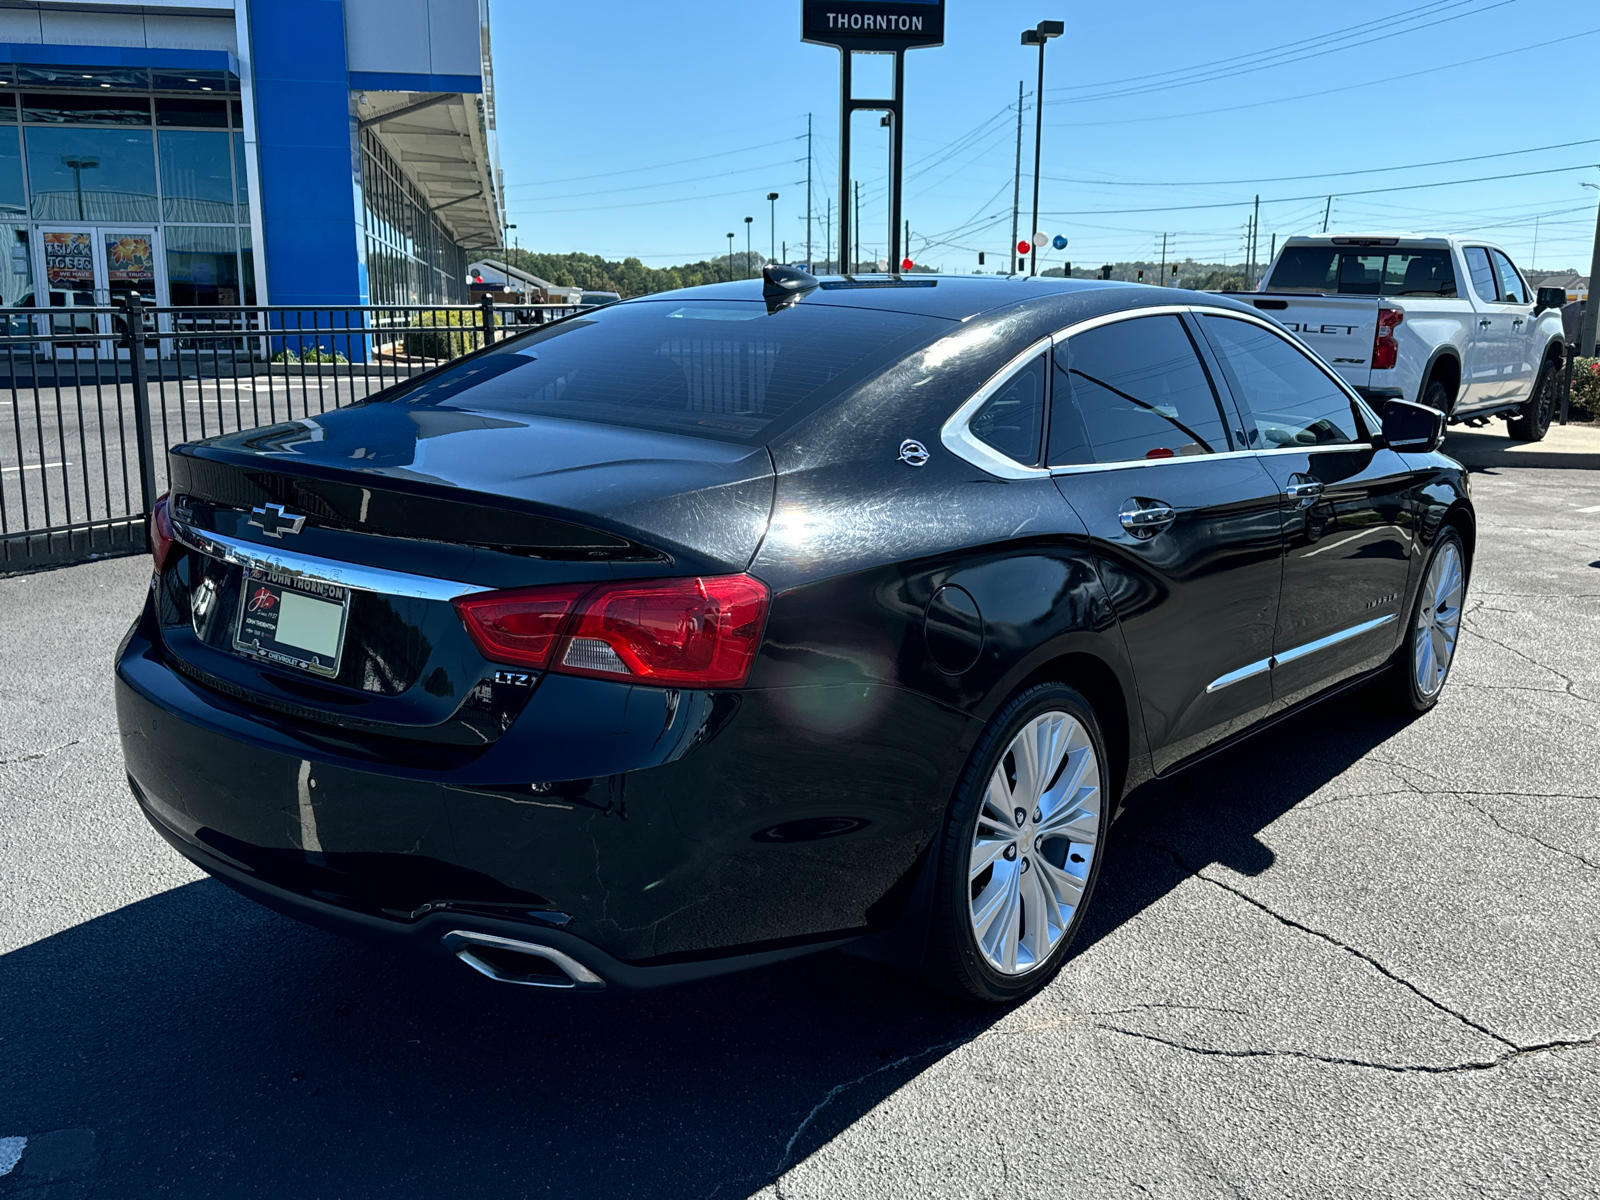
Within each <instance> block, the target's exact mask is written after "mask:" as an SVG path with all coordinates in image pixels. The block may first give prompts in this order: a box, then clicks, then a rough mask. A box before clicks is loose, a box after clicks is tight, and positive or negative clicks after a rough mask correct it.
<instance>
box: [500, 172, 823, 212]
mask: <svg viewBox="0 0 1600 1200" xmlns="http://www.w3.org/2000/svg"><path fill="white" fill-rule="evenodd" d="M804 184H805V180H804V179H799V180H795V179H790V180H785V181H780V186H782V187H802V186H804ZM749 194H750V189H749V188H735V189H734V190H733V191H731V192H712V193H711V194H710V195H701V196H677V197H674V198H673V199H671V200H636V201H634V202H632V203H630V204H585V205H582V206H581V207H578V208H541V209H527V208H519V209H517V214H518V215H519V216H521V215H524V214H525V215H527V216H530V217H548V216H553V215H555V214H556V213H575V212H606V211H609V210H611V209H614V208H649V207H650V206H651V205H654V204H688V203H691V202H692V201H696V200H720V199H722V198H723V197H724V196H748V195H749Z"/></svg>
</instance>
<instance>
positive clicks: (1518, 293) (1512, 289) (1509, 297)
mask: <svg viewBox="0 0 1600 1200" xmlns="http://www.w3.org/2000/svg"><path fill="white" fill-rule="evenodd" d="M1491 255H1492V257H1493V258H1494V269H1495V274H1496V275H1498V276H1499V277H1500V296H1501V298H1502V299H1503V300H1504V301H1505V303H1507V304H1531V303H1533V297H1531V296H1529V295H1528V288H1527V285H1526V284H1524V283H1523V282H1522V277H1521V276H1520V275H1518V274H1517V269H1516V268H1515V267H1513V266H1512V265H1511V260H1510V259H1509V258H1507V257H1506V256H1505V255H1504V254H1501V253H1500V251H1498V250H1494V251H1491Z"/></svg>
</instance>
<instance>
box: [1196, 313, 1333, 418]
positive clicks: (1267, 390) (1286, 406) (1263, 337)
mask: <svg viewBox="0 0 1600 1200" xmlns="http://www.w3.org/2000/svg"><path fill="white" fill-rule="evenodd" d="M1201 324H1202V328H1204V330H1205V333H1206V338H1207V339H1208V340H1209V341H1210V342H1211V345H1212V348H1213V349H1214V350H1215V351H1216V354H1217V358H1218V359H1219V360H1220V361H1221V365H1222V373H1223V375H1224V376H1225V377H1226V378H1227V380H1228V386H1229V387H1230V388H1231V389H1232V390H1233V395H1234V399H1235V400H1237V401H1238V404H1239V410H1240V417H1241V418H1242V419H1243V421H1244V423H1245V424H1244V435H1245V440H1246V441H1247V442H1248V443H1249V444H1250V448H1251V449H1253V450H1279V449H1288V448H1292V447H1296V446H1326V445H1340V444H1344V443H1349V442H1357V441H1360V440H1362V438H1361V423H1360V420H1359V418H1358V417H1357V416H1356V407H1355V402H1354V401H1352V400H1351V399H1350V397H1349V396H1348V395H1347V394H1346V393H1345V392H1344V390H1343V389H1341V388H1340V387H1339V386H1338V385H1337V384H1335V383H1334V382H1333V380H1331V379H1330V378H1328V376H1327V374H1326V373H1325V372H1324V371H1323V370H1322V369H1321V368H1320V367H1318V366H1317V365H1316V364H1315V363H1314V362H1312V361H1311V360H1310V359H1309V358H1307V357H1306V356H1305V354H1304V353H1302V352H1301V351H1300V350H1299V349H1298V348H1297V347H1296V346H1294V345H1293V344H1292V343H1290V342H1288V341H1286V340H1285V339H1283V338H1281V337H1279V336H1278V335H1277V334H1275V333H1273V332H1272V331H1271V330H1269V329H1266V328H1264V327H1263V326H1261V325H1257V324H1256V323H1255V322H1253V321H1240V320H1236V319H1234V318H1233V317H1216V316H1209V315H1208V316H1206V317H1205V318H1204V319H1203V321H1202V323H1201Z"/></svg>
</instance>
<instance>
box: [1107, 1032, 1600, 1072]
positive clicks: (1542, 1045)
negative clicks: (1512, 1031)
mask: <svg viewBox="0 0 1600 1200" xmlns="http://www.w3.org/2000/svg"><path fill="white" fill-rule="evenodd" d="M1095 1027H1096V1028H1097V1029H1104V1030H1106V1031H1107V1032H1108V1033H1120V1034H1122V1035H1123V1036H1124V1037H1131V1038H1139V1039H1141V1040H1143V1041H1146V1042H1156V1043H1158V1044H1160V1045H1163V1046H1170V1047H1172V1048H1173V1049H1174V1050H1182V1051H1184V1052H1185V1053H1188V1054H1198V1055H1202V1056H1204V1057H1207V1058H1298V1059H1303V1060H1305V1061H1307V1062H1318V1063H1325V1064H1327V1065H1329V1066H1334V1067H1358V1068H1361V1069H1363V1070H1368V1071H1386V1072H1388V1073H1390V1074H1394V1075H1461V1074H1466V1073H1468V1072H1473V1071H1493V1070H1495V1069H1497V1068H1499V1067H1503V1066H1505V1065H1506V1064H1507V1063H1509V1062H1515V1061H1516V1060H1517V1059H1519V1058H1528V1057H1530V1056H1532V1055H1535V1054H1558V1053H1562V1052H1565V1051H1570V1050H1594V1049H1600V1033H1595V1034H1594V1035H1592V1036H1590V1037H1587V1038H1573V1039H1561V1040H1557V1041H1551V1042H1538V1043H1536V1044H1534V1045H1531V1046H1518V1045H1515V1044H1508V1045H1509V1048H1508V1049H1507V1050H1506V1051H1505V1052H1504V1053H1502V1054H1497V1055H1495V1056H1494V1057H1493V1058H1479V1059H1469V1060H1468V1061H1466V1062H1459V1063H1386V1062H1378V1061H1376V1060H1374V1059H1366V1058H1348V1057H1345V1056H1342V1055H1337V1054H1317V1053H1315V1052H1314V1051H1311V1050H1296V1049H1292V1048H1280V1047H1261V1048H1255V1047H1251V1048H1245V1049H1225V1048H1222V1047H1218V1046H1197V1045H1194V1044H1193V1043H1191V1042H1181V1041H1179V1040H1177V1039H1176V1038H1169V1037H1162V1036H1161V1035H1160V1034H1155V1033H1145V1032H1144V1031H1142V1030H1138V1029H1124V1028H1123V1027H1122V1026H1120V1025H1102V1024H1098V1023H1097V1024H1096V1026H1095ZM1501 1040H1504V1039H1501Z"/></svg>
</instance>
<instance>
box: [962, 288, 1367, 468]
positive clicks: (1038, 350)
mask: <svg viewBox="0 0 1600 1200" xmlns="http://www.w3.org/2000/svg"><path fill="white" fill-rule="evenodd" d="M1241 294H1247V293H1241ZM1184 313H1194V314H1196V315H1200V316H1218V317H1232V318H1234V319H1235V320H1239V321H1247V322H1249V323H1251V324H1254V325H1259V326H1261V328H1263V329H1265V330H1267V331H1268V332H1269V333H1272V334H1274V335H1276V336H1277V337H1280V338H1282V339H1283V340H1284V341H1286V342H1288V343H1289V344H1290V345H1291V346H1293V347H1294V348H1295V349H1296V350H1298V351H1299V352H1300V353H1302V354H1304V355H1305V356H1306V357H1307V358H1308V359H1310V360H1311V362H1312V364H1313V365H1314V366H1316V368H1317V369H1318V370H1320V371H1321V372H1322V373H1323V374H1324V375H1326V376H1327V377H1328V378H1329V379H1330V380H1331V381H1332V382H1333V384H1334V386H1336V387H1337V388H1338V389H1339V390H1340V391H1341V392H1343V393H1344V394H1345V395H1346V396H1347V397H1349V398H1350V399H1351V400H1352V401H1354V402H1355V403H1356V405H1357V406H1358V409H1359V411H1360V412H1361V413H1362V415H1363V416H1364V417H1372V416H1373V414H1372V412H1371V409H1370V408H1369V407H1368V406H1367V405H1366V404H1365V403H1364V402H1363V401H1362V399H1361V397H1360V396H1358V395H1357V394H1356V393H1355V391H1354V389H1352V388H1351V387H1350V385H1349V384H1347V383H1346V382H1345V381H1344V380H1343V379H1341V378H1340V377H1339V376H1338V374H1337V373H1335V372H1334V371H1333V370H1332V368H1330V367H1329V366H1328V365H1327V364H1326V363H1325V362H1323V361H1322V359H1320V358H1318V357H1317V353H1316V351H1314V350H1312V349H1311V348H1310V347H1309V346H1306V345H1304V344H1303V343H1302V342H1300V341H1298V340H1297V339H1296V338H1295V337H1294V336H1293V335H1292V334H1291V333H1290V332H1289V331H1288V330H1287V329H1285V328H1284V327H1283V326H1282V325H1279V324H1278V323H1277V322H1276V321H1273V320H1272V319H1271V318H1270V317H1264V316H1262V315H1261V314H1260V313H1257V312H1251V311H1244V310H1240V309H1235V308H1223V307H1222V306H1221V305H1215V304H1156V305H1152V306H1150V307H1148V308H1124V309H1119V310H1117V311H1116V312H1110V313H1100V314H1099V315H1097V316H1093V317H1084V318H1082V319H1081V320H1077V321H1074V322H1072V323H1071V324H1069V325H1063V326H1062V327H1061V328H1060V329H1058V330H1056V331H1055V332H1054V333H1052V334H1050V335H1049V336H1048V337H1042V338H1040V339H1039V340H1038V341H1036V342H1034V343H1033V345H1031V346H1029V347H1028V348H1027V349H1026V350H1024V351H1023V352H1022V353H1021V354H1018V355H1017V356H1016V357H1015V358H1013V359H1012V360H1011V361H1010V362H1008V363H1006V365H1005V366H1003V367H1001V368H1000V370H998V371H997V372H995V374H994V375H992V376H991V377H990V378H989V381H988V382H987V383H985V384H984V385H983V386H982V387H981V388H979V389H978V391H977V392H975V393H974V394H973V395H972V396H971V397H970V398H969V399H968V400H967V401H966V402H965V403H964V404H962V405H961V407H960V408H958V409H956V411H955V412H953V413H951V414H950V417H949V419H948V420H946V421H945V423H944V425H943V426H942V427H941V428H940V430H939V441H940V442H941V443H943V445H944V448H945V449H946V450H948V451H950V453H952V454H954V455H955V456H956V457H957V458H959V459H961V460H962V461H964V462H968V463H971V464H972V465H973V466H975V467H977V468H978V469H979V470H982V471H986V472H988V473H989V474H990V475H994V476H996V477H997V478H1000V479H1011V480H1023V479H1043V478H1046V477H1047V476H1051V475H1081V474H1084V473H1086V472H1089V471H1121V470H1126V469H1127V468H1129V467H1154V466H1160V465H1162V464H1163V463H1175V462H1196V461H1199V460H1201V459H1204V460H1205V461H1207V462H1212V461H1215V460H1217V459H1224V458H1243V457H1245V456H1247V455H1263V454H1306V453H1313V454H1314V453H1316V452H1317V451H1319V450H1355V449H1367V450H1371V449H1372V448H1373V447H1372V445H1371V443H1370V442H1341V443H1339V444H1338V445H1330V446H1295V447H1283V448H1279V449H1275V450H1248V449H1246V450H1223V451H1219V452H1218V453H1216V454H1191V455H1185V456H1181V457H1179V456H1175V457H1173V458H1149V459H1146V458H1132V459H1119V460H1118V461H1116V462H1104V463H1071V464H1068V465H1066V466H1060V467H1028V466H1024V465H1023V464H1022V463H1019V462H1017V461H1016V460H1015V459H1013V458H1009V457H1007V456H1006V455H1004V454H1001V453H1000V452H999V451H998V450H996V449H995V448H994V447H992V446H990V445H989V444H988V443H986V442H983V441H980V440H979V439H978V438H977V437H976V436H975V435H974V434H973V433H972V431H971V430H970V429H969V428H968V423H969V422H970V421H971V420H972V418H973V417H974V416H976V415H977V412H978V410H979V409H980V408H982V407H983V406H984V403H985V402H986V401H987V400H988V399H989V397H991V396H993V395H994V394H995V392H997V391H999V390H1000V388H1001V387H1003V386H1004V385H1005V384H1006V382H1007V381H1008V380H1009V379H1010V378H1011V376H1012V375H1014V374H1016V373H1017V372H1018V371H1020V370H1021V369H1022V368H1023V367H1025V366H1027V365H1028V363H1029V362H1031V361H1032V360H1033V359H1034V358H1035V357H1036V356H1037V355H1040V354H1043V353H1045V352H1046V351H1050V352H1054V350H1055V348H1056V346H1058V345H1059V344H1060V343H1061V342H1063V341H1066V340H1067V339H1068V338H1071V337H1073V336H1075V335H1077V334H1080V333H1088V332H1089V331H1090V330H1091V329H1099V328H1101V327H1102V326H1105V325H1115V324H1117V323H1118V322H1120V321H1136V320H1138V319H1139V318H1140V317H1164V316H1181V315H1182V314H1184ZM1202 362H1203V360H1202ZM1375 419H1376V418H1374V420H1375ZM1379 427H1380V426H1379V425H1377V424H1375V425H1374V426H1373V428H1374V429H1376V428H1379ZM1045 453H1046V454H1048V453H1049V447H1048V446H1046V447H1045Z"/></svg>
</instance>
